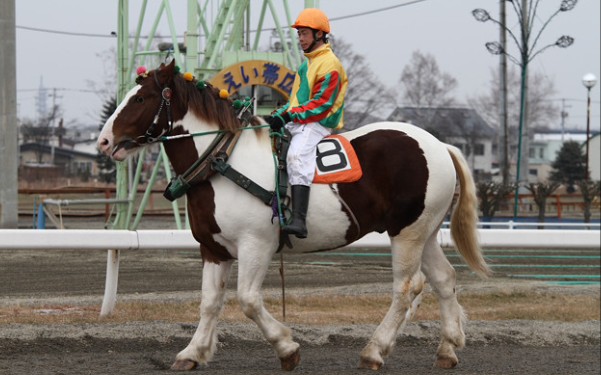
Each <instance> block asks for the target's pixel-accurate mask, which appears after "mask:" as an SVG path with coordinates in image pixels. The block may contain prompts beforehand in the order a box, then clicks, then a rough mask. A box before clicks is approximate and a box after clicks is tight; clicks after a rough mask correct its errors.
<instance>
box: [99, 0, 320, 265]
mask: <svg viewBox="0 0 601 375" xmlns="http://www.w3.org/2000/svg"><path fill="white" fill-rule="evenodd" d="M212 2H214V0H204V4H201V1H197V0H187V28H186V32H185V35H184V37H183V42H184V45H185V46H186V52H185V54H184V53H182V52H181V51H180V49H179V48H178V39H179V37H178V35H177V27H176V26H177V25H176V24H175V22H174V19H173V14H172V11H171V6H170V3H169V1H168V0H161V2H160V5H159V8H158V12H157V14H156V16H155V17H154V19H153V22H152V24H151V26H150V29H149V30H148V31H145V33H146V35H147V40H146V42H145V44H144V47H143V49H139V48H140V42H141V39H143V38H142V31H143V27H144V20H145V18H146V16H147V6H148V0H144V1H143V2H142V4H141V8H140V12H139V15H138V19H137V24H136V30H135V34H134V35H133V36H132V35H130V32H129V19H130V17H129V16H130V13H129V0H119V10H118V42H117V44H118V46H117V69H118V73H117V85H118V87H117V101H118V102H120V101H121V100H122V99H123V98H124V96H125V94H126V93H127V91H128V90H129V89H130V88H131V87H132V86H133V81H134V78H135V76H134V74H135V71H134V67H135V66H136V65H144V64H146V63H148V61H149V59H150V58H157V57H166V53H165V52H159V51H151V46H152V43H153V41H154V40H155V37H157V29H158V27H159V24H160V22H161V21H162V20H163V19H166V21H167V24H168V27H169V39H170V41H171V43H172V46H174V47H173V50H172V51H170V52H171V53H172V54H173V58H174V59H175V60H176V62H177V64H178V65H180V66H181V67H182V68H183V69H184V70H186V71H191V72H194V74H195V75H196V76H197V77H199V78H201V79H208V78H210V77H212V76H213V75H215V74H216V73H217V72H219V71H221V70H222V69H223V68H225V67H227V66H230V65H232V64H235V63H238V62H242V61H247V60H254V59H262V60H268V61H274V62H278V63H281V64H284V65H285V66H287V67H288V68H290V69H292V70H296V68H297V67H298V65H299V64H300V62H301V54H300V51H299V48H298V46H297V43H296V41H295V40H294V38H293V35H292V34H291V30H290V28H289V27H286V26H287V25H291V24H292V23H293V20H292V18H291V16H290V8H289V5H288V0H282V4H283V8H284V12H283V13H284V16H285V24H284V25H282V23H281V22H280V17H279V15H278V11H277V9H276V6H275V4H274V1H272V0H261V1H258V0H257V1H253V2H257V3H260V4H261V7H260V9H261V10H260V13H259V16H258V23H257V26H256V27H255V28H254V30H253V29H251V0H221V1H217V3H218V4H219V10H218V12H217V15H216V16H215V18H214V19H207V13H208V12H207V9H208V7H209V4H210V3H212ZM213 4H214V3H213ZM304 6H305V7H306V8H309V7H318V6H319V1H318V0H305V2H304ZM268 15H270V16H271V17H272V18H273V22H274V24H275V30H276V33H277V35H278V37H279V39H280V40H281V41H282V47H283V51H282V52H259V43H260V41H261V36H262V34H263V24H264V22H265V19H266V17H267V16H268ZM252 33H255V35H254V40H253V41H252V44H251V34H252ZM201 42H203V45H204V47H203V48H201V47H200V45H201ZM290 46H293V47H290ZM145 157H146V150H143V151H142V152H141V153H140V154H139V156H138V160H139V161H142V160H144V158H145ZM142 164H143V163H142V162H139V163H137V168H136V169H135V172H134V171H133V161H132V160H131V159H129V160H128V161H127V162H119V163H117V194H116V195H117V198H118V199H126V200H127V201H128V204H127V205H118V206H117V207H116V215H115V218H114V220H113V222H112V227H113V228H114V229H130V230H135V229H137V227H138V225H139V223H140V220H141V218H142V215H143V213H144V210H145V208H146V205H147V202H148V199H149V197H150V193H151V190H152V186H153V185H154V183H155V181H156V177H157V175H158V172H159V169H160V167H161V165H162V166H163V168H164V170H165V176H166V177H167V178H168V179H170V178H171V166H170V164H169V161H168V159H167V156H166V153H165V150H164V148H163V146H162V145H160V152H159V153H158V157H157V159H156V161H155V165H154V169H153V170H152V173H151V177H150V180H149V182H148V187H147V188H146V191H145V192H144V195H143V197H142V199H141V202H140V206H139V208H138V212H137V213H136V216H135V218H134V220H133V222H132V215H133V211H134V209H135V202H136V194H137V190H138V184H139V181H140V177H141V172H142ZM172 208H173V215H174V219H175V224H176V226H177V228H178V229H182V223H181V216H180V209H179V204H178V201H174V202H173V203H172ZM186 216H187V215H186ZM186 226H188V225H186ZM116 256H118V255H116ZM109 261H111V260H110V259H109ZM117 261H118V260H117Z"/></svg>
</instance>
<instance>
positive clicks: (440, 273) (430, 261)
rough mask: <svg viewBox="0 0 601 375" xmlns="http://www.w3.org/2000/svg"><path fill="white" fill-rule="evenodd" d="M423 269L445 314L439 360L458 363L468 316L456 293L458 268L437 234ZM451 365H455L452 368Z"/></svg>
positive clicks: (427, 244)
mask: <svg viewBox="0 0 601 375" xmlns="http://www.w3.org/2000/svg"><path fill="white" fill-rule="evenodd" d="M422 261H423V265H422V269H423V271H424V273H425V274H426V277H427V279H428V282H429V283H430V285H431V286H432V289H433V290H434V292H435V293H436V296H437V297H438V303H439V305H440V316H441V336H442V337H441V341H440V345H439V347H438V351H437V357H438V360H450V361H451V363H453V362H454V363H453V364H452V366H454V365H456V364H457V356H456V355H455V348H462V347H463V346H464V345H465V334H464V332H463V327H462V326H463V321H464V320H465V316H464V314H463V309H462V308H461V305H459V302H457V295H456V294H455V285H456V281H455V269H453V266H451V263H449V261H448V259H447V258H446V257H445V255H444V253H443V251H442V249H441V248H440V245H439V244H438V241H437V240H436V235H433V236H432V237H430V239H428V242H427V243H426V247H425V249H424V256H423V259H422ZM452 366H451V367H452Z"/></svg>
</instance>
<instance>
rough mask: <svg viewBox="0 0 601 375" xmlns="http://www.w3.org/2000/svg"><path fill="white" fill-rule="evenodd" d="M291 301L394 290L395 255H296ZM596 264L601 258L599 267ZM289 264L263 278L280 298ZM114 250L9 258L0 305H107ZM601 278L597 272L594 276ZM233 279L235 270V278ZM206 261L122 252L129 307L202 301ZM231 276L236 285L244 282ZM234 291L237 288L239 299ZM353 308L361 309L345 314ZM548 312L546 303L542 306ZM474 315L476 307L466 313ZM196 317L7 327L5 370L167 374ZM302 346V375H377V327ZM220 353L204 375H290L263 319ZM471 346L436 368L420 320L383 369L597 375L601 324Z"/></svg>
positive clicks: (1, 358)
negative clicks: (371, 360) (365, 360)
mask: <svg viewBox="0 0 601 375" xmlns="http://www.w3.org/2000/svg"><path fill="white" fill-rule="evenodd" d="M285 259H286V277H287V279H286V283H287V294H289V295H294V294H307V293H323V294H332V295H336V294H363V293H373V292H378V293H379V292H386V291H387V290H389V288H390V279H391V276H390V268H389V264H388V263H389V260H386V259H381V260H374V259H372V258H365V259H361V260H359V259H352V260H348V259H346V260H344V259H343V260H336V261H335V262H334V261H332V259H330V258H323V257H317V256H316V255H313V256H309V255H304V256H286V258H285ZM596 262H597V263H598V260H597V261H596ZM278 263H279V260H274V263H273V264H272V269H271V270H270V272H269V275H268V277H267V279H266V281H265V288H266V289H265V290H266V294H267V295H270V294H273V295H278V296H279V293H280V292H279V288H280V280H279V274H278V271H277V269H278V265H279V264H278ZM105 267H106V253H104V252H98V251H94V252H83V251H79V252H75V251H60V250H58V251H45V252H44V251H20V252H8V251H1V252H0V306H4V307H6V306H20V305H39V304H44V303H47V304H54V303H65V304H98V305H99V304H100V303H101V301H102V293H103V288H104V273H105ZM595 272H596V273H597V274H598V272H599V270H598V269H597V270H595ZM233 275H235V271H234V273H233ZM458 275H459V278H458V291H459V293H462V292H465V291H471V292H474V291H477V292H482V293H489V292H495V291H499V290H506V289H508V288H510V289H512V290H517V289H520V290H524V291H528V292H531V293H543V292H544V293H558V294H562V293H577V294H585V295H591V296H598V295H599V290H600V289H599V284H596V285H592V286H591V285H589V286H570V287H562V286H557V285H552V284H549V283H542V282H532V281H525V280H515V279H509V278H506V277H503V275H498V277H496V278H493V279H491V280H488V281H480V280H479V279H477V278H475V276H473V275H472V274H470V273H469V272H467V271H460V272H459V273H458ZM200 280H201V262H200V259H199V255H198V253H196V252H186V251H167V250H165V251H154V252H150V251H136V252H129V253H123V255H122V259H121V269H120V280H119V301H124V300H135V299H152V300H187V301H189V300H191V299H197V300H198V299H199V295H200V294H199V293H200V292H199V289H200ZM235 281H236V280H235V277H233V278H232V279H231V281H230V289H233V286H234V285H235ZM230 293H233V292H230ZM342 308H352V306H348V307H342ZM540 308H541V309H544V308H545V307H544V306H541V307H540ZM468 313H469V312H468ZM196 323H197V322H181V323H166V322H161V321H153V322H129V323H125V324H104V323H100V322H99V323H96V324H85V325H84V324H56V325H22V324H14V325H2V326H0V374H11V375H13V374H14V375H23V374H111V375H116V374H160V373H165V372H167V371H168V368H169V366H170V365H171V363H172V361H173V359H174V357H175V354H176V353H177V352H178V351H180V350H181V349H183V348H184V347H185V346H186V345H187V343H188V342H189V340H190V338H191V336H192V334H193V332H194V329H195V326H196ZM291 327H292V329H293V333H294V337H295V339H296V340H297V341H299V342H300V343H301V356H302V360H301V364H300V365H299V367H297V369H296V370H295V371H294V373H297V374H367V373H370V371H368V370H359V369H357V364H358V361H359V352H360V351H361V349H362V347H363V346H364V345H365V344H366V342H367V340H368V338H369V337H370V336H371V334H372V333H373V331H374V329H375V326H374V325H354V326H339V325H331V326H313V325H292V326H291ZM218 328H219V340H220V346H219V351H218V353H217V355H216V357H215V358H214V361H213V362H211V363H210V364H209V365H208V366H202V367H200V368H199V370H198V371H202V372H205V373H211V374H218V375H221V374H248V375H252V374H257V375H258V374H262V375H263V374H281V373H282V370H280V365H279V360H278V359H277V358H276V357H275V355H274V352H273V350H272V349H271V347H270V346H269V344H268V343H267V342H266V341H265V339H263V337H262V336H261V335H260V332H259V331H258V329H257V328H256V326H254V324H250V323H249V324H243V323H240V324H225V323H220V325H219V327H218ZM465 331H466V336H467V345H466V348H465V349H463V350H461V351H459V352H458V356H459V360H460V363H459V365H458V366H457V367H456V368H455V369H453V370H447V371H445V370H440V369H436V368H433V367H432V364H433V362H434V355H435V352H436V346H437V344H438V338H439V323H438V322H437V321H425V322H411V323H409V324H408V325H407V327H406V329H405V330H404V332H403V334H401V335H400V336H399V337H398V340H397V346H396V348H395V350H394V352H393V353H392V355H391V356H390V357H389V358H388V360H387V362H386V364H385V365H384V367H383V368H382V369H381V370H380V373H381V374H393V373H394V374H400V373H405V374H443V373H444V374H599V373H600V368H601V363H600V355H599V351H600V331H601V327H600V322H599V321H598V320H595V321H586V322H575V323H568V322H544V321H532V320H511V321H494V322H490V321H469V322H468V324H467V325H466V327H465Z"/></svg>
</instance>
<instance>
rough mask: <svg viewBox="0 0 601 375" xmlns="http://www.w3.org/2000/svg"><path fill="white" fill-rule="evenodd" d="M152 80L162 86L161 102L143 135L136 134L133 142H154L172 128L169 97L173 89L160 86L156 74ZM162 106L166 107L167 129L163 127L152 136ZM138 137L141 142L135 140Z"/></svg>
mask: <svg viewBox="0 0 601 375" xmlns="http://www.w3.org/2000/svg"><path fill="white" fill-rule="evenodd" d="M154 82H155V83H156V84H157V86H159V88H162V91H161V104H160V105H159V110H158V111H157V114H156V115H154V119H153V120H152V124H150V126H149V127H148V129H146V133H144V135H141V136H138V137H137V138H136V141H135V142H136V143H138V144H152V143H156V142H158V141H160V140H161V137H162V136H163V135H165V134H167V133H170V132H171V130H173V120H172V116H171V98H172V96H173V91H171V89H170V88H169V87H162V86H161V84H160V83H159V80H158V79H157V75H156V74H155V75H154ZM163 107H166V108H167V129H163V130H162V131H161V133H160V134H159V135H157V136H153V135H152V133H154V131H155V129H156V127H157V125H158V124H159V117H160V116H161V112H162V111H163ZM138 139H140V140H141V142H138V141H137V140H138Z"/></svg>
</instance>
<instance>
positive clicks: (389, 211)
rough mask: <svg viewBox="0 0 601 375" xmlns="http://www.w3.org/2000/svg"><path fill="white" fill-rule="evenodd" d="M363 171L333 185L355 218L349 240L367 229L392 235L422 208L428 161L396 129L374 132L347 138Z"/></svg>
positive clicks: (417, 146)
mask: <svg viewBox="0 0 601 375" xmlns="http://www.w3.org/2000/svg"><path fill="white" fill-rule="evenodd" d="M351 144H352V145H353V147H354V148H355V151H356V152H357V157H358V158H359V161H360V163H361V168H362V169H363V177H362V178H361V179H360V180H359V181H357V182H354V183H350V184H339V185H338V188H339V194H340V196H341V197H342V198H343V199H344V201H345V202H346V203H347V204H348V206H349V208H350V209H351V211H352V212H353V213H354V215H355V217H356V218H357V220H358V221H359V226H360V228H361V231H360V233H358V232H357V229H356V228H355V226H354V225H351V226H350V227H349V229H348V230H347V234H346V239H347V241H348V242H349V243H350V242H353V241H355V240H357V239H358V238H360V237H362V236H364V235H365V234H367V233H370V232H373V231H376V232H380V233H382V232H384V231H387V232H388V234H389V235H390V236H396V235H397V234H399V233H400V231H401V229H403V228H405V227H407V226H409V225H411V224H412V223H413V222H415V221H416V220H417V219H418V218H419V217H420V215H421V214H422V212H423V211H424V208H425V199H426V189H427V186H428V178H429V172H428V165H427V162H426V158H425V156H424V153H423V150H422V149H421V148H420V147H419V144H418V143H417V141H416V140H415V139H413V138H411V137H409V136H408V135H407V134H406V133H404V132H400V131H397V130H376V131H373V132H371V133H369V134H366V135H363V136H360V137H357V138H355V139H353V140H352V141H351Z"/></svg>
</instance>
